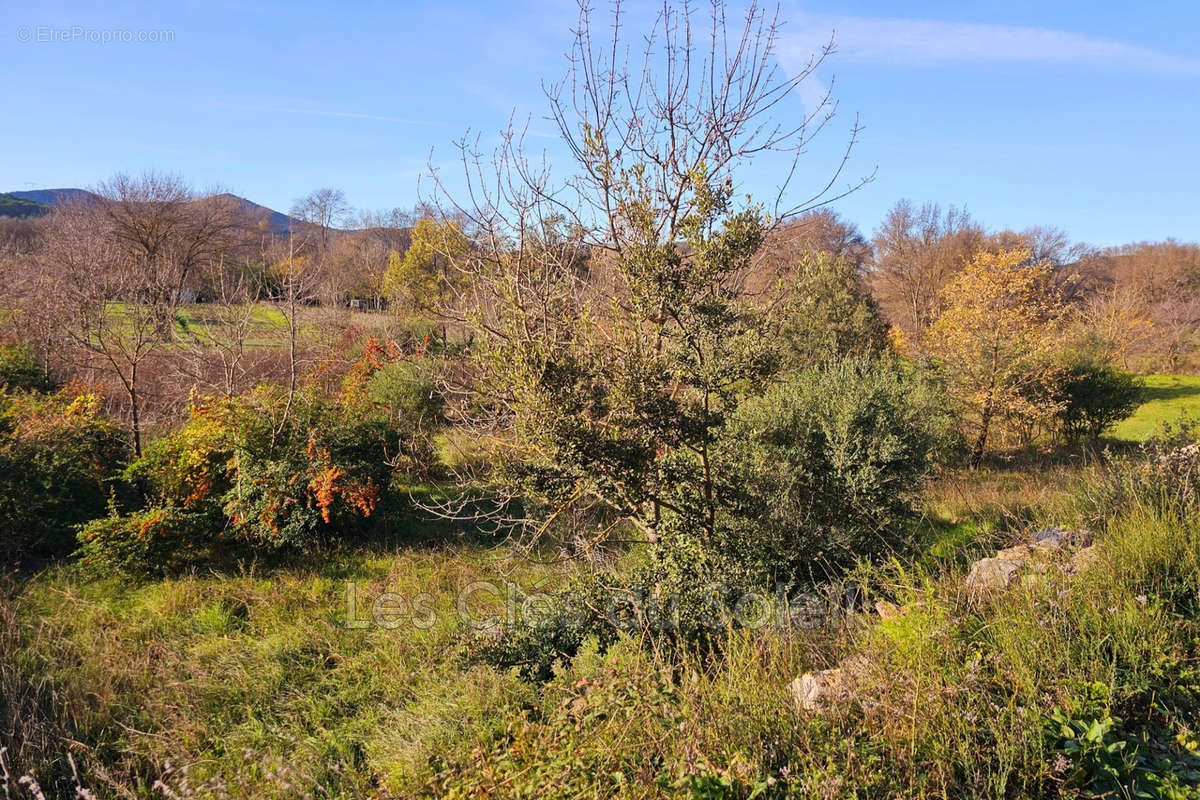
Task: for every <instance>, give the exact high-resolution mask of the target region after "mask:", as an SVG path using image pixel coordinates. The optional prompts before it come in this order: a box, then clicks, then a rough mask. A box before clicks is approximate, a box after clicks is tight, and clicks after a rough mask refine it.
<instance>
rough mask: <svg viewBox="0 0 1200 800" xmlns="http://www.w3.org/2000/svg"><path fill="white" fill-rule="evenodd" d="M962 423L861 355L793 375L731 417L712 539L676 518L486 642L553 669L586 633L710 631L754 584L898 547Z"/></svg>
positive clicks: (804, 580) (816, 576)
mask: <svg viewBox="0 0 1200 800" xmlns="http://www.w3.org/2000/svg"><path fill="white" fill-rule="evenodd" d="M951 425H952V420H951V419H950V417H949V415H948V412H947V411H946V409H945V407H944V405H942V403H941V402H940V400H939V396H938V395H937V393H936V392H935V391H933V390H932V388H931V387H929V386H927V385H926V384H924V383H923V382H922V381H921V380H920V379H919V378H918V377H916V376H913V375H911V374H908V373H906V372H905V371H903V370H902V369H901V368H900V367H899V366H898V365H896V364H894V363H892V362H888V361H879V360H874V359H870V358H862V357H860V358H850V359H846V360H842V361H835V362H831V363H828V364H826V365H824V366H820V367H814V368H811V369H808V370H804V371H801V372H798V373H795V374H794V375H792V376H790V377H788V378H787V379H785V380H783V381H781V382H780V383H779V384H778V385H776V386H775V387H773V388H772V389H770V390H769V391H767V392H766V394H764V395H763V396H762V397H760V398H758V399H755V400H752V401H749V402H747V403H745V404H743V405H742V406H741V407H740V408H739V409H738V411H737V413H736V414H734V415H733V417H732V418H731V419H730V420H729V421H728V428H727V430H726V431H725V435H723V436H722V438H721V442H722V445H721V448H720V449H719V450H717V451H716V452H715V453H714V462H715V463H717V464H719V465H720V466H719V469H720V475H721V481H720V489H719V492H720V496H719V498H718V503H717V504H718V507H719V508H720V512H719V517H718V519H717V521H716V524H715V525H714V527H713V530H714V531H715V532H716V533H715V535H714V536H712V537H705V536H702V535H700V534H699V532H698V531H696V530H693V529H690V528H689V527H687V526H686V524H684V521H683V520H682V519H681V518H677V519H676V521H675V523H674V524H666V525H664V526H663V527H662V531H663V535H662V537H661V538H660V539H659V540H657V541H656V542H654V543H652V544H651V545H650V546H649V548H648V551H647V554H646V558H645V559H644V560H643V561H642V563H641V564H640V565H639V566H637V567H636V568H635V569H634V570H633V571H632V573H631V574H628V575H624V576H621V575H616V574H610V575H606V576H597V577H595V578H594V579H593V580H592V581H590V582H589V583H588V584H587V586H586V587H584V588H581V587H580V586H575V587H573V589H572V590H571V592H570V593H569V596H565V597H564V598H563V608H564V609H569V610H570V611H572V612H573V613H566V611H565V610H561V609H560V611H561V613H554V614H551V615H548V616H547V618H546V619H544V620H539V621H538V622H537V623H536V624H535V625H521V624H518V625H515V626H510V628H509V629H507V630H506V631H504V632H503V633H502V634H501V635H500V636H499V637H497V638H496V640H495V641H494V642H493V643H489V644H488V646H487V647H486V648H485V649H483V650H481V651H480V652H482V653H483V654H484V655H485V656H486V657H488V658H489V659H490V660H492V663H496V664H499V665H504V666H511V665H515V664H520V665H523V666H524V665H529V664H536V665H538V669H537V670H536V671H537V672H538V673H540V674H543V675H545V674H547V670H548V668H549V664H550V663H551V661H552V660H553V659H554V658H562V657H568V656H570V655H571V653H572V652H573V650H572V648H573V647H577V646H578V644H579V642H581V641H582V639H583V638H584V637H585V636H587V635H595V634H596V633H597V632H598V631H602V630H608V631H609V632H610V633H611V632H612V631H613V629H614V628H615V627H621V628H623V629H625V630H638V629H640V630H644V631H646V632H649V633H651V634H652V635H653V636H654V638H656V639H673V640H684V641H709V640H711V639H712V638H713V637H714V636H717V635H720V634H722V633H723V632H724V631H725V630H726V628H727V626H729V625H734V626H736V625H737V624H739V623H738V620H737V619H736V618H735V617H736V615H735V614H732V613H731V612H733V611H734V610H735V609H736V606H737V602H738V600H739V599H740V598H743V597H746V596H748V595H747V594H746V593H748V592H751V593H760V594H763V595H770V594H771V593H773V592H774V591H775V589H776V587H777V585H779V584H783V585H784V586H785V587H786V590H787V591H789V592H790V591H794V590H795V589H797V588H798V587H810V586H812V585H813V584H816V583H818V582H821V581H823V580H826V579H828V578H830V577H832V576H835V575H836V574H838V573H839V572H841V571H843V570H845V569H846V568H847V567H849V566H852V565H853V564H854V563H855V562H856V561H858V560H860V559H867V560H869V559H872V558H876V557H878V556H881V555H889V554H894V553H896V552H898V551H900V549H901V548H902V547H903V545H904V543H905V539H906V538H907V535H908V532H909V528H910V522H911V518H912V514H913V509H912V505H911V501H912V500H913V498H914V494H915V492H916V491H917V489H918V488H919V487H920V485H921V482H922V479H923V478H924V476H925V475H926V473H927V472H928V470H929V469H930V467H931V466H932V464H933V463H934V460H935V458H936V457H937V456H938V455H939V453H940V452H942V451H943V450H945V449H946V448H948V447H949V446H950V444H951V443H952V442H953V436H952V434H951V433H950V432H949V431H950V428H951ZM573 598H583V602H578V601H576V602H573V603H571V602H568V601H570V600H572V599H573Z"/></svg>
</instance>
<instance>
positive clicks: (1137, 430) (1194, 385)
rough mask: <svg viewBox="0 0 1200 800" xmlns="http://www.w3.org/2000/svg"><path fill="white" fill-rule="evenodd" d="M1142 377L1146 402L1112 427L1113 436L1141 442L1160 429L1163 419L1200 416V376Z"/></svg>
mask: <svg viewBox="0 0 1200 800" xmlns="http://www.w3.org/2000/svg"><path fill="white" fill-rule="evenodd" d="M1143 381H1144V385H1145V394H1146V402H1145V403H1143V404H1142V405H1141V406H1140V407H1139V408H1138V409H1137V410H1136V411H1135V412H1134V413H1133V415H1132V416H1131V417H1129V418H1128V419H1126V420H1124V421H1123V422H1121V423H1119V424H1117V425H1116V426H1115V427H1114V428H1113V430H1112V432H1111V434H1110V435H1111V438H1113V439H1115V440H1117V441H1122V442H1141V441H1145V440H1146V439H1148V438H1149V437H1150V436H1152V435H1153V434H1154V433H1155V432H1156V431H1158V430H1159V429H1160V428H1161V427H1162V424H1163V423H1164V422H1170V423H1174V422H1178V421H1179V419H1180V417H1181V416H1190V417H1197V416H1200V377H1197V376H1193V375H1147V376H1145V377H1144V378H1143Z"/></svg>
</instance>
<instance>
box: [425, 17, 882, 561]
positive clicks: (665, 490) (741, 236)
mask: <svg viewBox="0 0 1200 800" xmlns="http://www.w3.org/2000/svg"><path fill="white" fill-rule="evenodd" d="M698 17H700V18H702V19H703V21H699V20H698V19H697V18H698ZM624 22H625V13H624V9H623V6H622V5H621V4H620V3H617V4H615V5H614V8H613V14H612V17H611V29H610V30H608V31H602V30H600V29H599V27H598V19H597V17H596V14H595V12H594V11H593V10H592V7H591V5H590V4H588V3H586V2H581V3H580V13H579V19H578V25H577V28H576V30H575V36H574V42H573V45H572V48H571V50H570V53H569V56H568V57H569V68H568V72H567V74H566V76H565V77H564V78H563V80H561V81H560V82H558V83H554V84H552V85H549V86H547V87H546V94H547V97H548V100H549V104H550V117H551V119H552V120H553V122H554V123H555V125H556V127H557V130H558V133H559V135H560V137H561V139H562V140H563V142H564V143H565V144H566V147H567V149H568V152H569V153H570V154H571V156H572V162H571V168H572V171H571V172H570V174H568V175H566V176H565V177H561V178H560V177H557V176H556V175H555V174H554V173H552V171H551V169H550V166H549V164H548V161H547V160H546V159H545V158H538V157H536V156H533V155H531V154H530V153H529V152H528V151H526V150H525V148H524V146H523V141H522V140H523V135H522V132H521V131H520V130H519V129H518V128H517V127H515V126H511V127H510V128H509V130H508V132H507V134H506V135H505V137H504V139H503V141H502V143H501V144H500V146H499V147H498V148H497V150H496V151H495V152H493V153H491V154H485V153H483V152H481V151H480V150H479V148H478V140H474V141H472V140H469V139H468V140H464V141H463V142H462V143H461V149H462V157H463V163H464V166H465V168H466V169H465V173H466V182H467V185H468V188H467V190H466V197H465V198H460V199H459V201H458V202H457V203H454V202H451V203H450V204H449V205H448V207H450V208H452V209H454V210H455V211H456V212H457V213H458V214H459V215H460V219H461V220H462V227H463V230H464V232H465V233H466V235H467V236H468V238H469V239H470V240H471V242H472V246H471V247H470V248H469V249H468V250H467V251H465V252H459V253H451V252H444V253H442V254H441V255H442V257H444V258H445V259H447V261H448V263H450V264H451V265H453V268H454V269H456V270H458V271H460V272H461V273H462V275H461V279H458V280H455V281H454V282H453V285H454V286H455V287H456V295H455V296H454V298H453V299H452V300H451V301H450V302H448V303H447V304H446V305H447V309H446V313H449V314H456V315H457V317H458V318H459V319H461V320H462V321H464V322H468V323H470V324H471V325H472V327H473V328H474V329H475V330H477V331H480V332H481V334H482V335H481V337H480V338H481V341H477V342H476V344H475V354H476V356H477V358H475V359H474V360H473V361H472V362H471V366H470V367H469V369H470V370H472V371H471V374H470V375H468V376H467V378H468V380H467V381H464V382H463V384H452V385H451V386H450V390H451V391H453V390H455V389H462V390H463V392H464V394H463V400H464V402H463V403H462V404H461V405H460V406H459V408H458V411H459V414H460V419H461V421H462V422H463V424H465V425H468V426H470V429H471V430H472V431H473V438H474V439H475V440H476V441H477V442H480V443H482V444H486V443H489V442H490V443H495V444H496V446H497V450H498V451H503V453H504V454H505V455H504V456H503V457H502V458H501V459H500V461H501V462H503V463H506V464H509V465H512V466H513V469H514V470H515V472H509V473H508V474H509V475H513V474H518V473H519V474H521V475H524V476H526V477H527V478H529V479H530V480H532V481H533V482H534V483H535V484H537V486H536V487H533V486H532V485H531V484H525V488H526V489H528V490H529V491H528V492H527V493H525V494H523V497H524V499H525V501H526V503H525V507H526V508H527V509H531V508H533V507H535V506H538V505H539V504H540V505H541V507H542V508H543V509H544V510H545V511H546V513H545V514H544V515H543V516H541V518H540V519H539V521H538V524H537V525H535V526H534V529H535V530H544V528H545V526H546V525H548V524H551V522H553V521H555V520H563V519H579V518H581V517H582V518H585V519H588V518H590V515H588V514H583V515H580V514H578V513H576V512H578V511H579V509H580V508H606V509H610V510H613V511H615V513H616V514H617V515H618V516H620V517H621V518H623V519H627V520H629V521H630V522H631V523H632V525H633V526H634V527H635V529H636V530H638V531H639V532H641V534H643V535H644V537H645V538H646V539H647V540H650V541H657V540H658V537H659V536H660V534H661V532H662V530H663V527H664V525H666V524H667V523H666V522H665V520H666V519H667V517H674V518H675V519H676V520H677V521H678V520H679V519H681V518H686V519H687V520H688V522H689V524H691V523H694V524H695V526H696V527H695V528H694V529H695V530H697V531H703V532H705V533H711V532H712V531H713V530H714V529H715V528H714V526H715V525H716V517H717V513H718V512H717V509H718V506H719V504H720V502H721V501H720V498H719V497H718V494H719V490H718V488H717V486H718V483H719V481H720V479H721V478H720V475H719V470H720V466H719V464H718V462H717V457H716V456H715V455H714V452H713V448H714V446H715V442H716V440H717V439H718V438H719V436H720V424H721V423H720V419H721V418H722V414H724V413H728V412H729V411H730V410H731V409H732V408H733V407H734V406H735V405H736V403H737V399H736V396H735V394H736V392H735V391H734V388H733V387H734V386H741V387H743V389H744V387H746V386H753V385H757V383H756V382H757V381H760V380H762V379H763V375H764V371H769V365H768V360H767V359H763V358H759V357H758V352H759V345H758V344H756V343H757V342H761V341H762V338H763V329H762V327H761V326H763V325H764V324H765V320H764V319H763V318H762V317H761V316H760V315H758V314H757V313H756V312H755V311H754V310H752V309H750V308H748V307H747V305H746V303H745V297H744V289H743V287H744V286H745V275H746V273H747V272H748V271H749V270H750V269H751V268H752V266H753V262H754V260H755V258H756V257H757V256H758V255H759V251H760V246H761V244H762V239H763V237H764V236H765V235H766V232H767V231H769V230H770V229H771V228H772V227H773V226H776V225H778V224H780V223H781V222H783V221H786V220H788V219H790V218H792V217H794V216H796V215H798V214H800V213H803V212H804V211H807V210H811V209H812V208H815V207H818V206H820V205H821V204H823V203H825V202H829V201H830V200H832V199H834V198H836V197H837V196H839V195H840V194H843V193H845V192H848V191H852V190H853V189H854V188H855V187H856V186H858V185H861V183H862V181H856V182H854V183H852V184H851V185H850V186H847V187H845V188H844V189H843V190H841V191H834V190H833V187H834V186H835V185H836V184H837V182H838V181H839V180H840V176H841V174H842V171H843V167H844V166H845V164H846V159H847V157H848V154H849V151H850V148H851V147H853V144H854V141H855V137H856V135H857V124H855V126H854V127H852V128H851V131H850V134H849V137H848V141H847V147H846V151H845V153H844V154H843V156H842V158H841V160H840V162H839V163H837V164H835V165H834V166H833V168H832V169H831V170H830V174H829V177H828V178H827V180H825V181H822V182H821V183H819V184H818V185H817V186H816V187H815V189H814V190H813V191H810V192H807V193H805V194H802V195H799V196H797V195H795V194H793V193H792V192H791V191H790V184H791V179H792V176H793V175H794V174H795V172H796V169H797V165H798V163H799V159H800V158H801V155H802V152H803V150H804V148H805V146H806V145H807V144H809V143H810V142H811V141H812V139H813V137H814V136H815V135H817V134H818V133H820V131H821V130H822V129H824V128H825V127H826V126H827V125H828V124H829V122H830V120H831V119H832V117H833V111H834V104H833V103H832V101H831V99H830V98H829V96H828V95H826V96H824V97H823V99H821V100H820V101H819V102H817V103H814V104H811V105H808V106H806V107H804V108H803V109H802V110H801V109H798V108H797V107H796V105H795V104H794V103H793V102H792V101H794V100H796V99H797V97H796V89H797V87H798V86H800V85H801V83H802V82H804V81H805V80H806V79H808V78H809V77H810V76H812V74H813V72H814V71H815V70H816V69H817V68H818V67H819V66H820V64H822V63H823V61H824V59H825V57H826V56H827V55H828V54H829V53H830V52H831V49H832V45H830V46H827V47H826V48H824V49H822V50H821V51H820V52H819V53H817V54H816V55H815V56H814V57H813V58H812V59H811V60H810V61H809V63H808V64H807V65H806V66H805V67H804V68H802V69H801V70H799V71H798V72H797V73H795V74H793V75H786V74H783V73H782V72H781V71H780V68H779V66H778V65H777V63H776V61H775V45H776V43H777V35H778V22H777V19H776V17H775V16H773V15H771V14H769V13H766V12H764V10H763V9H762V8H761V7H760V6H759V5H757V4H756V3H751V5H750V6H749V8H748V9H747V11H746V14H745V16H744V17H742V18H740V19H737V20H734V21H732V22H731V21H730V20H729V19H727V17H726V13H725V5H724V3H721V2H713V3H712V4H711V7H710V8H709V10H708V12H707V13H705V14H703V15H701V14H700V13H699V12H697V11H695V10H694V9H693V8H692V7H691V6H688V5H683V6H676V5H673V4H671V3H669V2H666V3H664V4H663V5H662V6H661V10H660V12H659V13H658V14H657V17H656V20H655V22H654V24H653V26H652V28H651V30H650V33H649V35H648V36H647V37H646V38H645V39H641V40H640V42H639V45H636V46H637V47H640V49H639V50H634V49H633V47H634V45H629V44H626V42H627V41H630V40H629V39H627V38H626V35H625V33H624V30H623V25H624ZM634 41H639V40H636V39H635V40H634ZM752 159H753V160H763V161H767V162H770V163H774V164H775V165H776V166H777V167H778V172H777V173H776V174H778V175H779V176H780V178H779V183H778V185H777V186H776V187H775V188H774V191H773V192H772V193H771V195H770V196H769V197H768V198H767V199H766V202H765V203H758V204H753V203H749V202H746V203H741V201H740V200H735V197H740V195H738V193H737V184H736V181H737V180H738V179H739V177H740V176H741V172H740V169H739V168H741V167H744V166H745V164H746V163H748V162H749V161H750V160H752ZM436 177H437V176H436V173H435V179H436ZM438 185H439V188H440V187H441V184H440V183H439V184H438ZM433 199H434V200H438V201H440V200H441V199H442V195H441V194H440V193H439V195H438V196H437V197H435V198H433ZM437 204H438V205H442V203H441V202H438V203H437ZM447 250H449V248H447ZM685 462H686V463H687V464H689V465H691V466H689V467H688V468H687V469H688V470H691V469H692V467H693V466H694V469H695V471H694V472H688V474H687V475H686V476H685V475H683V470H682V467H681V471H680V472H678V473H676V474H675V475H674V476H673V477H670V476H669V475H668V473H670V471H671V469H672V465H675V466H680V465H681V464H683V463H685ZM501 471H502V472H503V471H504V470H503V469H502V470H501ZM684 487H686V488H684ZM677 491H678V492H680V493H687V492H693V493H692V494H690V495H688V498H689V499H687V500H686V501H681V500H680V499H679V497H677V496H675V494H674V493H675V492H677Z"/></svg>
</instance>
